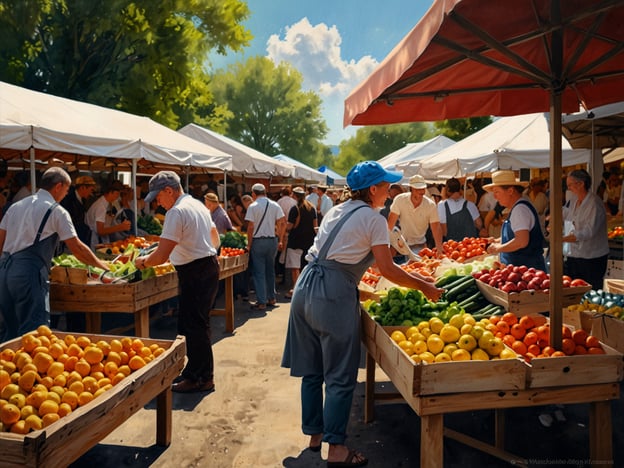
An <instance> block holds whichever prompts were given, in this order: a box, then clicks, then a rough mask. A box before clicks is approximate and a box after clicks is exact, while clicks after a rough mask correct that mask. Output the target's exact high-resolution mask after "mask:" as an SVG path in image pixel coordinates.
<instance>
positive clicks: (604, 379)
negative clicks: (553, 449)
mask: <svg viewBox="0 0 624 468" xmlns="http://www.w3.org/2000/svg"><path fill="white" fill-rule="evenodd" d="M362 314H363V315H362V317H363V318H362V322H363V331H364V333H363V338H362V339H363V342H364V345H365V346H366V348H367V354H366V384H365V410H364V418H365V421H366V422H370V421H372V420H373V418H374V405H375V400H378V401H386V402H388V401H393V402H395V401H397V399H400V400H401V401H405V402H406V403H407V404H408V405H409V406H410V407H411V408H412V409H413V410H414V411H415V412H416V414H417V415H418V416H419V417H420V418H421V436H420V437H421V441H420V447H421V452H420V466H421V468H434V467H435V468H439V467H442V466H443V465H444V463H443V453H444V450H443V440H444V437H445V436H446V437H449V438H453V439H455V440H457V441H459V442H462V443H464V444H467V445H470V446H471V447H474V448H476V449H479V450H482V451H484V452H487V453H489V454H490V455H493V456H495V457H498V458H500V459H502V460H505V461H507V462H509V463H513V464H514V465H517V466H527V465H528V461H527V460H526V458H524V457H522V456H516V455H512V454H510V453H508V452H506V451H505V440H504V434H505V430H504V426H505V418H504V410H505V409H507V408H515V407H528V406H543V405H549V404H576V403H589V405H590V410H589V447H590V458H591V460H593V463H594V465H595V466H601V467H609V466H611V467H612V466H613V448H612V421H611V404H610V401H609V400H615V399H618V398H619V396H620V386H619V383H618V382H619V381H620V380H622V361H621V354H620V355H619V357H618V356H617V355H612V356H609V357H605V360H604V367H603V369H602V370H603V371H598V372H596V373H595V374H594V371H596V369H587V373H586V374H585V378H583V375H582V373H583V369H582V368H581V369H579V368H577V367H576V366H572V368H571V369H563V372H567V373H569V374H572V375H571V377H574V375H573V374H577V373H581V375H579V376H578V380H579V381H580V383H577V384H569V382H570V381H573V380H574V379H573V378H570V379H569V380H568V381H566V378H565V377H563V378H561V377H560V376H559V375H557V372H555V371H554V370H552V369H548V367H549V366H550V364H549V365H545V367H546V369H545V370H546V371H545V372H542V371H541V370H540V369H537V370H536V372H535V374H536V375H535V376H534V378H531V375H530V373H529V374H527V376H526V379H525V377H522V378H521V379H520V382H526V383H525V384H523V385H520V382H518V381H516V383H514V380H513V378H510V376H501V385H504V386H505V389H503V390H495V389H492V388H490V389H488V390H483V391H475V390H474V389H471V390H468V391H466V390H465V389H464V391H462V389H460V388H457V389H454V390H453V391H449V390H448V386H447V387H446V388H447V390H446V391H442V392H440V393H436V392H435V383H433V384H432V382H431V380H432V379H435V374H436V372H435V371H439V374H438V375H440V376H442V374H444V373H445V372H444V371H445V370H446V369H448V370H449V372H453V369H451V367H452V366H454V365H455V364H460V366H465V365H466V364H468V365H469V364H471V363H472V361H467V362H464V363H460V362H458V363H455V362H453V363H441V364H431V365H428V366H425V367H426V368H428V369H429V370H430V371H431V372H428V373H427V374H425V373H424V372H423V373H422V375H421V374H420V373H419V374H418V375H416V374H411V375H409V374H410V372H409V369H414V368H418V367H417V366H416V367H414V366H415V364H413V363H411V362H410V361H411V360H410V358H409V357H407V355H406V354H405V353H403V352H402V351H400V350H399V348H398V346H396V345H394V344H393V343H392V341H391V339H390V338H389V337H387V333H386V332H385V331H384V330H383V329H381V327H380V326H378V325H377V324H374V323H372V324H371V322H372V320H370V318H369V317H368V314H366V312H364V311H362ZM364 314H366V315H364ZM380 329H381V330H380ZM386 337H387V339H386ZM394 348H396V349H394ZM578 357H581V358H583V356H578ZM573 358H575V357H570V358H565V357H564V358H549V360H550V361H552V362H555V363H556V362H557V361H554V360H556V359H573ZM600 359H601V357H599V360H597V361H594V362H596V363H600V362H602V361H601V360H600ZM544 362H546V361H544ZM561 362H562V363H565V362H566V361H561ZM580 362H584V361H582V360H581V361H580ZM587 362H591V361H587ZM488 363H492V364H493V365H501V361H496V363H495V361H488V362H474V364H477V366H479V367H481V368H483V365H485V366H487V365H488ZM377 364H379V366H380V367H381V369H382V370H383V371H384V372H385V373H386V374H387V375H388V376H389V377H390V380H391V381H392V383H393V384H394V386H395V387H396V388H397V390H398V393H397V392H383V393H376V392H375V367H376V365H377ZM421 366H422V365H421ZM436 366H441V367H436ZM445 366H446V367H445ZM538 366H539V364H538V365H536V367H538ZM593 367H598V368H600V367H601V365H598V366H593ZM463 368H465V367H459V369H460V370H459V373H455V376H451V377H452V378H453V379H454V381H455V382H456V384H457V385H456V387H461V383H459V382H466V384H467V385H472V386H474V385H476V384H475V382H479V381H481V379H480V378H479V377H480V376H478V375H475V376H473V380H472V381H468V380H467V379H466V375H464V374H462V373H463V370H462V369H463ZM419 370H422V368H420V369H419ZM495 374H496V373H494V375H493V376H488V375H486V376H484V378H483V382H485V385H491V384H493V383H495V380H494V379H495V378H496V375H495ZM596 376H599V377H598V378H596ZM415 377H416V378H415ZM420 377H423V381H422V382H418V380H419V378H420ZM511 377H513V376H511ZM558 378H560V379H561V380H560V381H561V382H562V384H560V385H561V386H554V385H551V384H555V382H556V381H557V379H558ZM609 380H611V382H609ZM440 381H441V385H440V387H441V388H443V387H444V386H445V385H447V384H448V382H450V381H451V380H450V379H446V381H445V379H444V377H441V378H440ZM468 382H470V383H468ZM531 382H533V383H536V384H537V385H538V386H537V387H534V386H531ZM421 384H422V385H421ZM418 385H421V386H420V388H422V389H423V390H424V393H428V394H422V392H421V393H420V394H417V393H414V391H413V388H414V386H418ZM513 385H517V386H518V388H515V389H514V388H509V387H510V386H513ZM539 385H544V387H539ZM522 387H524V388H522ZM485 409H492V410H494V411H495V442H494V445H491V444H488V443H485V442H483V441H481V440H478V439H475V438H473V437H470V436H468V435H465V434H462V433H459V432H457V431H453V430H450V429H447V428H445V427H444V421H443V418H444V414H446V413H454V412H466V411H476V410H485Z"/></svg>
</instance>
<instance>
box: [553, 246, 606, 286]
mask: <svg viewBox="0 0 624 468" xmlns="http://www.w3.org/2000/svg"><path fill="white" fill-rule="evenodd" d="M608 259H609V255H604V256H602V257H597V258H578V257H568V258H567V259H566V261H565V264H564V267H563V272H564V273H565V274H566V275H568V276H569V277H570V278H572V279H576V278H580V279H583V280H585V281H587V282H588V283H589V284H591V285H592V289H594V290H598V289H602V286H603V283H604V276H605V273H606V272H607V261H608Z"/></svg>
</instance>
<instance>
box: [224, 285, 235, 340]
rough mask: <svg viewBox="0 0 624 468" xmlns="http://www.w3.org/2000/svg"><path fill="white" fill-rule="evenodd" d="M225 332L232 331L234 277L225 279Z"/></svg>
mask: <svg viewBox="0 0 624 468" xmlns="http://www.w3.org/2000/svg"><path fill="white" fill-rule="evenodd" d="M225 331H226V332H228V333H232V332H233V331H234V276H228V277H227V278H225Z"/></svg>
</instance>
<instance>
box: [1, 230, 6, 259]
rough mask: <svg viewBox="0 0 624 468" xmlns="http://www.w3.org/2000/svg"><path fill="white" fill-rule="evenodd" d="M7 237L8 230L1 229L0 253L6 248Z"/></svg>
mask: <svg viewBox="0 0 624 468" xmlns="http://www.w3.org/2000/svg"><path fill="white" fill-rule="evenodd" d="M5 239H6V231H5V230H4V229H0V253H2V252H3V250H4V241H5Z"/></svg>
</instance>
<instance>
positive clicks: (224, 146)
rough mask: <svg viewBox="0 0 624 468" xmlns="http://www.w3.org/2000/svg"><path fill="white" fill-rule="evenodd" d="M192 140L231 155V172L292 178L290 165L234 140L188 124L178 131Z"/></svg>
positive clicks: (292, 170) (292, 168) (292, 167)
mask: <svg viewBox="0 0 624 468" xmlns="http://www.w3.org/2000/svg"><path fill="white" fill-rule="evenodd" d="M178 132H179V133H181V134H183V135H186V136H188V137H190V138H193V139H194V140H197V141H201V142H202V143H206V144H209V145H211V146H213V147H215V148H217V149H219V150H221V151H223V152H224V153H227V154H231V155H232V172H238V173H242V174H271V175H275V176H283V177H292V176H293V175H294V172H295V168H294V166H293V165H292V164H287V163H284V162H281V161H278V160H276V159H274V158H272V157H271V156H267V155H266V154H264V153H261V152H260V151H257V150H255V149H253V148H251V147H249V146H246V145H244V144H242V143H240V142H238V141H236V140H232V139H231V138H228V137H226V136H225V135H221V134H219V133H217V132H215V131H212V130H209V129H207V128H204V127H201V126H199V125H196V124H188V125H186V126H184V127H182V128H181V129H179V130H178Z"/></svg>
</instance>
